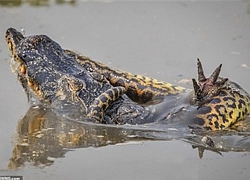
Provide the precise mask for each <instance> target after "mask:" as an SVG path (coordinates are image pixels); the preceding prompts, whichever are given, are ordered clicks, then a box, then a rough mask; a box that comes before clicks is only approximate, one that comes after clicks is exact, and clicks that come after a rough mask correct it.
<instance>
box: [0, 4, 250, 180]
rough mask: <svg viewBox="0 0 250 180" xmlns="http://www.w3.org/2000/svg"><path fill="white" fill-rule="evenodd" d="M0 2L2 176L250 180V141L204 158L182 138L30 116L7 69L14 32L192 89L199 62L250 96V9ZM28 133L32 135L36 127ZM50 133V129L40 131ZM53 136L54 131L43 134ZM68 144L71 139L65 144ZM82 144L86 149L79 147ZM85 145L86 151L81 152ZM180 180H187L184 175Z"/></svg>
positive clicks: (226, 137)
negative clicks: (46, 38)
mask: <svg viewBox="0 0 250 180" xmlns="http://www.w3.org/2000/svg"><path fill="white" fill-rule="evenodd" d="M6 2H7V1H3V0H0V57H1V61H0V69H1V71H0V76H1V80H0V81H1V86H0V91H1V93H0V98H1V108H0V115H1V116H0V117H1V121H0V135H1V138H0V152H1V153H0V169H1V171H0V174H1V175H22V176H24V177H25V179H34V178H39V179H45V178H48V179H82V178H83V177H84V178H85V179H153V178H154V179H167V178H169V179H201V178H202V179H248V178H249V175H250V173H249V167H250V166H249V165H250V161H249V160H250V156H249V155H250V154H249V147H250V145H249V140H250V138H249V136H248V134H247V133H245V134H244V133H241V134H238V133H236V134H234V133H232V134H224V133H216V134H212V137H213V138H214V141H215V142H216V143H217V145H218V146H219V145H221V148H222V149H220V151H214V149H210V150H205V151H204V153H203V157H202V159H200V157H199V153H198V149H199V151H200V154H201V152H202V151H203V150H204V149H202V147H200V148H198V147H196V145H197V144H196V141H198V142H199V141H200V138H201V136H192V134H190V133H189V132H185V131H184V132H183V131H181V133H180V132H179V131H175V130H174V129H172V130H171V129H170V130H169V129H168V130H165V131H163V132H161V131H160V132H159V131H155V132H153V133H152V132H151V131H150V132H149V131H147V127H142V128H139V130H138V128H134V127H129V126H128V127H127V126H126V127H122V128H117V127H106V126H104V127H103V126H92V125H89V124H84V125H83V124H79V123H77V122H69V121H68V120H66V119H61V118H59V119H58V117H57V116H55V115H54V114H53V113H52V112H51V111H50V110H47V109H43V108H31V109H29V104H28V103H27V98H26V95H25V93H24V92H23V90H22V88H21V86H20V84H19V83H18V82H17V81H16V76H15V74H13V73H12V72H11V70H10V67H9V61H10V53H9V51H8V49H7V46H6V43H5V40H4V35H5V31H6V29H7V28H8V27H14V28H17V29H24V32H25V34H27V35H32V34H47V35H49V36H50V37H51V38H52V39H54V40H55V41H57V42H59V43H60V45H61V46H62V47H63V48H68V49H72V50H75V51H77V52H80V53H81V54H84V55H87V56H90V57H91V58H92V59H95V60H98V61H101V62H102V63H105V64H108V65H109V66H112V67H114V68H118V69H122V70H126V71H130V72H133V73H136V74H143V75H147V76H150V77H154V78H157V79H159V80H163V81H167V82H171V83H174V84H178V85H181V86H184V87H187V88H191V85H190V84H189V83H187V84H184V83H183V82H189V81H186V80H188V79H191V78H193V77H196V58H200V59H201V60H202V62H203V64H204V68H205V72H206V74H207V75H209V74H210V73H211V72H212V71H213V70H214V69H215V67H217V66H218V65H219V64H220V63H222V64H223V68H222V72H221V75H222V76H224V77H228V78H229V79H231V80H233V81H235V82H237V83H239V84H240V85H241V86H242V87H243V88H244V89H245V90H246V91H247V92H250V84H249V79H248V77H249V75H250V70H249V66H250V60H249V57H250V51H249V47H250V36H249V32H250V13H249V12H250V11H249V9H250V8H249V7H250V2H249V1H237V2H199V1H198V2H197V1H190V2H189V1H179V2H167V1H166V2H164V1H161V2H155V1H154V2H151V1H147V2H144V1H136V2H129V1H91V2H90V1H80V0H78V1H77V0H75V1H52V0H50V1H49V0H47V1H46V0H43V1H38V0H37V1H27V2H26V1H21V0H19V1H13V2H15V3H7V4H6ZM27 124H28V125H29V126H28V125H27ZM41 124H43V126H41ZM44 127H46V129H44ZM66 132H67V134H68V136H66V135H65V134H66ZM79 139H80V140H81V141H79ZM79 142H82V143H79ZM180 172H181V173H180Z"/></svg>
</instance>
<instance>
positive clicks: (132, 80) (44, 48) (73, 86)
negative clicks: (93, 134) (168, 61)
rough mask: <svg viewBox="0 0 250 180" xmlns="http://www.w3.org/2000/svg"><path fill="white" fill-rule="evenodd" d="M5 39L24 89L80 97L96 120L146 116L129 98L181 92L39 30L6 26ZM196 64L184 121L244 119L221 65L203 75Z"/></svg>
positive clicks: (243, 97)
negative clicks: (97, 59) (23, 31)
mask: <svg viewBox="0 0 250 180" xmlns="http://www.w3.org/2000/svg"><path fill="white" fill-rule="evenodd" d="M6 41H7V43H8V46H9V49H10V51H11V53H12V58H13V59H14V60H15V62H16V63H17V64H18V66H17V68H16V69H15V71H16V73H17V75H18V79H19V80H20V82H21V84H22V85H23V87H24V89H25V90H26V93H27V94H28V95H29V94H30V91H32V92H34V94H35V95H36V96H38V97H39V99H40V100H41V101H42V102H50V103H51V102H53V101H54V100H55V99H58V97H60V98H62V96H61V94H64V96H66V97H70V100H69V101H72V103H73V104H74V102H75V101H79V102H81V106H82V108H83V109H84V111H83V113H85V114H86V115H87V117H89V118H92V119H95V121H97V122H101V123H116V124H124V123H130V124H143V123H147V122H151V121H152V119H151V120H149V118H148V116H149V114H151V115H152V112H151V111H149V110H148V109H147V108H145V107H144V106H145V105H144V104H142V105H138V104H136V103H135V102H137V103H147V102H150V101H152V100H154V99H155V98H156V97H160V96H163V97H164V96H166V97H167V96H168V95H170V94H171V95H176V96H178V97H181V96H182V95H183V96H187V93H185V92H186V91H185V89H184V88H182V87H178V86H174V85H172V84H170V83H165V82H161V81H157V80H155V79H152V78H148V77H144V76H139V75H134V74H131V73H128V72H122V71H118V70H113V69H111V68H109V67H107V66H105V65H103V64H101V63H98V62H95V61H93V60H91V59H89V58H88V57H86V56H80V55H78V54H76V53H74V52H72V51H69V50H64V49H62V48H61V47H60V45H59V44H57V43H56V42H54V41H53V40H51V39H50V38H49V37H47V36H45V35H37V36H29V37H24V36H23V35H22V34H21V33H20V32H18V31H16V30H15V29H13V28H9V29H8V30H7V32H6ZM197 65H198V82H196V80H194V79H193V86H194V91H193V93H189V94H188V98H187V99H190V102H189V103H187V104H183V107H182V108H186V109H187V111H185V112H184V113H186V114H187V115H188V116H187V117H192V121H191V123H189V124H188V125H189V127H191V128H202V129H206V130H220V129H225V128H227V127H229V126H231V125H232V124H234V123H235V122H237V121H240V120H243V119H245V118H246V117H247V116H248V115H249V113H250V98H249V95H248V93H247V92H245V91H244V90H243V89H242V88H241V87H240V86H239V85H237V84H236V83H234V82H231V81H229V80H228V79H227V78H220V77H219V73H220V70H221V65H220V66H219V67H218V68H217V69H216V70H215V71H214V72H213V74H212V75H211V76H210V77H209V78H206V77H205V76H204V73H203V69H202V66H201V63H200V61H199V60H198V62H197ZM124 93H125V94H126V95H127V96H128V97H129V98H130V99H132V100H133V101H135V102H133V101H131V100H130V99H129V98H127V96H126V95H125V94H124ZM176 101H178V100H176ZM177 104H178V103H177ZM173 109H175V107H173ZM163 113H164V112H163ZM182 113H183V112H182ZM170 114H171V110H170ZM177 115H178V113H176V114H175V117H178V116H177ZM190 115H191V116H190ZM168 118H169V116H168ZM168 118H166V119H168ZM166 119H165V120H166Z"/></svg>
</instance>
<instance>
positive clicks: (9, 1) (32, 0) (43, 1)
mask: <svg viewBox="0 0 250 180" xmlns="http://www.w3.org/2000/svg"><path fill="white" fill-rule="evenodd" d="M52 2H54V3H56V4H64V3H68V4H75V3H76V0H54V1H52V0H0V5H2V6H8V7H12V6H13V7H14V6H21V5H22V4H29V5H31V6H49V5H50V4H51V3H52Z"/></svg>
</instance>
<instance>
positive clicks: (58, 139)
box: [8, 106, 250, 169]
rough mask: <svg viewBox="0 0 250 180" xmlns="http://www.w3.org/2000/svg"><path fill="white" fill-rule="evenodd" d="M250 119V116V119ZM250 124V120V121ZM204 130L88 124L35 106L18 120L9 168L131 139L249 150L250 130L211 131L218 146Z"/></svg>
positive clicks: (217, 149)
mask: <svg viewBox="0 0 250 180" xmlns="http://www.w3.org/2000/svg"><path fill="white" fill-rule="evenodd" d="M249 121H250V120H249ZM249 124H250V123H249ZM204 136H205V135H204V134H199V135H193V134H191V133H189V134H188V133H187V132H185V131H176V130H173V129H169V130H167V129H162V130H159V129H158V130H157V129H153V128H148V127H145V126H120V127H117V126H105V125H95V124H86V123H81V122H76V121H71V120H67V119H64V118H63V117H59V116H56V115H55V113H53V112H52V111H51V110H50V109H46V108H44V107H43V106H35V107H31V108H30V109H29V110H28V112H27V113H26V115H25V116H24V117H23V118H22V119H21V120H20V121H19V122H18V125H17V133H16V137H15V146H14V149H13V152H12V157H11V158H10V161H9V165H8V167H9V169H16V168H18V167H21V166H24V165H25V163H29V164H32V165H34V166H49V165H51V164H52V163H53V162H54V160H55V159H56V158H62V157H63V156H64V155H65V153H67V152H68V151H70V150H73V149H75V148H87V147H101V146H107V145H112V144H117V143H123V142H127V141H140V140H146V139H148V140H164V141H168V140H172V139H183V140H184V141H186V142H188V143H190V144H191V147H193V148H194V149H196V148H198V152H199V157H200V158H201V157H202V156H203V153H204V151H205V150H209V151H213V152H216V153H218V154H221V152H227V151H237V152H243V151H246V152H249V151H250V138H249V131H245V132H241V134H239V132H236V131H230V132H211V133H210V134H209V136H210V137H211V138H212V140H213V143H214V147H211V146H209V145H208V144H207V143H204V141H203V140H202V139H203V138H204Z"/></svg>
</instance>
